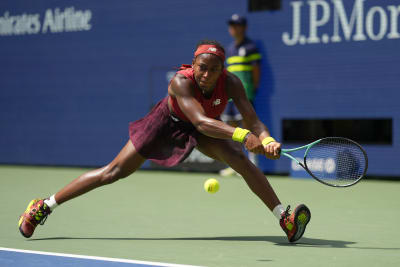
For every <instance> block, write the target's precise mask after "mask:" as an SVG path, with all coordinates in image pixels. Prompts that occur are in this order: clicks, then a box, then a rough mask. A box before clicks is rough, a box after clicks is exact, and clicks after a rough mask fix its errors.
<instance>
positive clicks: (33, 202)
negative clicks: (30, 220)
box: [18, 199, 40, 238]
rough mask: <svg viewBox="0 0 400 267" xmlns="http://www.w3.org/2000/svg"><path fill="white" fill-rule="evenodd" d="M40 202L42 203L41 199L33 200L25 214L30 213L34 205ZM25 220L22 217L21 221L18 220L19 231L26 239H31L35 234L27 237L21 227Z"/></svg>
mask: <svg viewBox="0 0 400 267" xmlns="http://www.w3.org/2000/svg"><path fill="white" fill-rule="evenodd" d="M38 201H40V199H33V200H31V202H29V204H28V207H27V208H26V209H25V212H24V213H26V212H29V211H30V209H31V207H32V206H33V205H35V203H36V202H38ZM23 220H24V216H23V215H21V216H20V217H19V220H18V229H19V231H20V232H21V234H22V235H23V236H24V237H25V238H30V237H31V236H32V235H33V233H32V234H31V235H27V234H25V233H24V231H22V228H21V226H22V222H23Z"/></svg>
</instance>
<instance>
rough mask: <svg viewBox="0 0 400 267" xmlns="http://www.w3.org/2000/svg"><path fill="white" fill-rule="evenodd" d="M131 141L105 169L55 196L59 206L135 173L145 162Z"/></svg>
mask: <svg viewBox="0 0 400 267" xmlns="http://www.w3.org/2000/svg"><path fill="white" fill-rule="evenodd" d="M145 160H146V159H145V158H143V157H142V156H141V155H140V154H139V153H138V152H137V151H136V149H135V147H134V146H133V144H132V142H131V141H130V140H129V141H128V142H127V143H126V145H125V146H124V148H123V149H122V150H121V151H120V152H119V154H118V155H117V156H116V157H115V159H114V160H113V161H111V163H109V164H108V165H106V166H105V167H103V168H100V169H96V170H92V171H89V172H87V173H85V174H83V175H81V176H79V177H78V178H76V179H75V180H73V181H72V182H71V183H69V184H68V185H67V186H65V187H64V188H62V189H61V190H60V191H58V192H57V193H56V194H55V201H56V202H57V204H61V203H64V202H65V201H68V200H70V199H72V198H75V197H77V196H79V195H82V194H84V193H86V192H88V191H90V190H93V189H95V188H97V187H99V186H103V185H106V184H111V183H114V182H116V181H118V180H119V179H121V178H125V177H127V176H129V175H130V174H132V173H133V172H135V171H136V170H137V169H138V168H139V167H140V166H141V165H142V164H143V163H144V162H145Z"/></svg>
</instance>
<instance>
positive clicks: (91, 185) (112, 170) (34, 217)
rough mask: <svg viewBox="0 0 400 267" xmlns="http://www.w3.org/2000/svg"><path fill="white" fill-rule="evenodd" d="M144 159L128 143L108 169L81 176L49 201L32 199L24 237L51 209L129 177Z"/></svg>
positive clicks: (22, 228)
mask: <svg viewBox="0 0 400 267" xmlns="http://www.w3.org/2000/svg"><path fill="white" fill-rule="evenodd" d="M145 160H146V159H145V158H143V157H142V156H141V155H140V154H139V153H138V152H137V151H136V149H135V147H134V146H133V144H132V142H131V141H130V140H129V141H128V143H127V144H126V145H125V146H124V148H123V149H122V150H121V151H120V152H119V154H118V155H117V157H116V158H115V159H114V160H113V161H112V162H111V163H109V164H108V165H107V166H105V167H103V168H100V169H97V170H93V171H89V172H87V173H85V174H83V175H81V176H79V177H78V178H76V179H75V180H73V181H72V182H71V183H69V184H68V185H67V186H65V187H64V188H62V189H61V190H60V191H59V192H57V193H56V194H55V195H53V196H51V197H50V198H49V199H34V200H32V201H31V202H30V203H29V205H28V207H27V209H26V210H25V212H24V213H23V214H22V215H21V217H20V219H19V222H18V225H19V230H20V232H21V234H22V235H23V236H25V237H30V236H32V234H33V232H34V231H35V228H36V226H37V225H38V224H43V223H44V221H45V220H46V218H47V216H48V215H49V214H50V213H51V212H52V209H54V208H55V207H56V206H57V205H58V204H61V203H64V202H65V201H68V200H70V199H72V198H75V197H77V196H79V195H82V194H84V193H86V192H89V191H90V190H93V189H95V188H97V187H100V186H103V185H106V184H110V183H113V182H115V181H117V180H119V179H121V178H124V177H127V176H129V175H130V174H132V173H133V172H134V171H136V170H137V169H138V168H139V167H140V166H141V165H142V164H143V162H144V161H145Z"/></svg>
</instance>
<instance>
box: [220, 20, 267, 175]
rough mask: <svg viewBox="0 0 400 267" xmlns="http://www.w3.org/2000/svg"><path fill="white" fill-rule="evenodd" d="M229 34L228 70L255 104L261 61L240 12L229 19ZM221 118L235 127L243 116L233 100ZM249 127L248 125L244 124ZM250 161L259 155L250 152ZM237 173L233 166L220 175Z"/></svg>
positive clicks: (254, 160)
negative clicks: (230, 38) (231, 39)
mask: <svg viewBox="0 0 400 267" xmlns="http://www.w3.org/2000/svg"><path fill="white" fill-rule="evenodd" d="M228 25H229V26H228V30H229V34H230V35H231V36H232V38H233V42H232V43H231V44H230V45H229V46H228V48H227V51H226V63H227V70H228V71H229V72H231V73H233V74H235V75H236V76H237V77H238V78H239V79H240V80H241V82H242V84H243V86H244V89H245V91H246V96H247V98H248V99H249V100H250V103H251V104H253V106H254V103H253V101H254V97H255V94H256V91H257V88H258V86H259V81H260V61H261V54H260V53H259V51H258V49H257V46H256V44H255V43H254V42H253V41H252V40H250V39H249V38H248V37H247V35H246V30H247V20H246V18H245V17H242V16H240V15H238V14H233V15H232V17H231V18H230V19H229V20H228ZM221 119H222V120H223V121H224V122H226V123H228V124H229V125H231V126H233V127H238V126H242V120H243V117H242V115H241V114H240V112H239V111H238V109H237V108H236V106H235V104H234V103H233V101H229V103H228V105H227V107H226V109H225V111H224V113H223V114H222V115H221ZM244 126H245V127H248V125H244ZM249 159H250V161H251V162H252V163H253V164H254V165H256V166H257V156H256V154H254V153H251V152H249ZM233 174H237V172H235V171H234V170H233V169H232V168H226V169H223V170H221V171H220V175H222V176H229V175H233Z"/></svg>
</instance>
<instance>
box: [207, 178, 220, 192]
mask: <svg viewBox="0 0 400 267" xmlns="http://www.w3.org/2000/svg"><path fill="white" fill-rule="evenodd" d="M204 190H206V192H208V193H211V194H213V193H216V192H217V191H218V190H219V182H218V181H217V179H214V178H210V179H208V180H207V181H205V183H204Z"/></svg>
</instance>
